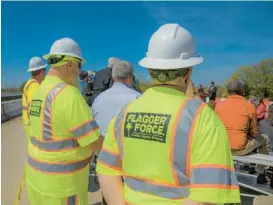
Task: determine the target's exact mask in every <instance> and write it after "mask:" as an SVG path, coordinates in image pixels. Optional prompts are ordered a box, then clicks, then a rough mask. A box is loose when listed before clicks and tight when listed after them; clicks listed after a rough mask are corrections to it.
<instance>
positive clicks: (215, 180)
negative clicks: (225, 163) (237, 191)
mask: <svg viewBox="0 0 273 205" xmlns="http://www.w3.org/2000/svg"><path fill="white" fill-rule="evenodd" d="M191 175H192V177H191V187H193V188H198V187H200V188H204V187H208V188H209V187H211V188H239V187H238V181H237V177H236V174H235V172H234V170H229V169H226V168H221V167H217V166H216V167H197V168H192V169H191ZM204 176H206V177H204Z"/></svg>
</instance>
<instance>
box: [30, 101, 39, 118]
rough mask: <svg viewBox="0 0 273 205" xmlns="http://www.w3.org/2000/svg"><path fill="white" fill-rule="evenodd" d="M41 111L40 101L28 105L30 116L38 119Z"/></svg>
mask: <svg viewBox="0 0 273 205" xmlns="http://www.w3.org/2000/svg"><path fill="white" fill-rule="evenodd" d="M41 109H42V101H41V100H32V101H31V105H30V113H29V114H30V115H33V116H36V117H40V115H41Z"/></svg>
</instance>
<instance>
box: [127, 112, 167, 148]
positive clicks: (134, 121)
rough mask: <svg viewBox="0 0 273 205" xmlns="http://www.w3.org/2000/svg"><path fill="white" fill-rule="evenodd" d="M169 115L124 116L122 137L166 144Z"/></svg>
mask: <svg viewBox="0 0 273 205" xmlns="http://www.w3.org/2000/svg"><path fill="white" fill-rule="evenodd" d="M170 118H171V115H166V114H159V113H135V112H129V113H127V115H126V119H125V126H124V137H129V138H136V139H141V140H148V141H155V142H161V143H166V136H167V131H168V126H169V123H170Z"/></svg>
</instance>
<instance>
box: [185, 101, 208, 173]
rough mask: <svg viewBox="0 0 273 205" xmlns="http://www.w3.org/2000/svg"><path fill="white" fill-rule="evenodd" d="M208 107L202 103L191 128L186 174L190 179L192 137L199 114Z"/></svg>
mask: <svg viewBox="0 0 273 205" xmlns="http://www.w3.org/2000/svg"><path fill="white" fill-rule="evenodd" d="M205 106H206V104H205V103H202V105H201V106H200V107H199V108H198V110H197V111H196V113H195V116H194V118H193V121H192V126H191V130H190V133H189V135H188V138H189V141H188V149H187V161H186V163H187V164H186V174H187V176H188V177H190V176H191V172H190V166H191V145H192V135H193V131H194V128H195V124H196V120H197V118H198V116H199V113H200V112H201V111H202V110H203V109H204V107H205Z"/></svg>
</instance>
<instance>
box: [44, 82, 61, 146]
mask: <svg viewBox="0 0 273 205" xmlns="http://www.w3.org/2000/svg"><path fill="white" fill-rule="evenodd" d="M65 86H66V83H64V82H61V83H59V84H57V85H56V86H54V87H53V88H52V89H51V90H50V91H49V93H48V95H47V96H46V99H45V100H46V101H45V107H44V112H43V113H44V121H43V139H44V141H50V140H52V133H51V130H52V125H51V113H50V109H51V103H52V101H53V99H54V97H55V96H56V95H58V93H59V92H60V91H61V90H62V89H63V88H64V87H65Z"/></svg>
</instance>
